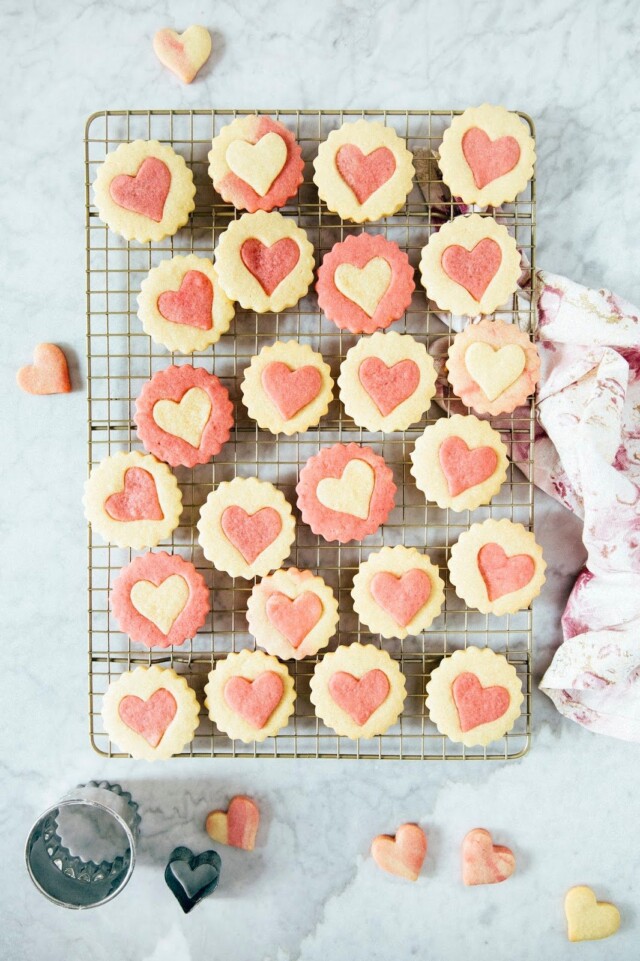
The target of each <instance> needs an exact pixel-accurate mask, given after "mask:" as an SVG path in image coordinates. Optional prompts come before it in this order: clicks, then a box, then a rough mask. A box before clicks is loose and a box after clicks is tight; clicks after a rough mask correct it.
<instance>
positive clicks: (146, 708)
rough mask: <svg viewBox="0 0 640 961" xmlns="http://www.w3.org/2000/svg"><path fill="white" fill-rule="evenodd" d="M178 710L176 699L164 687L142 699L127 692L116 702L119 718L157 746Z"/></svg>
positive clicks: (148, 741)
mask: <svg viewBox="0 0 640 961" xmlns="http://www.w3.org/2000/svg"><path fill="white" fill-rule="evenodd" d="M177 710H178V705H177V704H176V699H175V697H174V696H173V694H171V693H170V692H169V691H167V690H165V688H164V687H161V688H159V689H158V690H157V691H154V693H153V694H152V695H151V697H149V698H147V700H146V701H143V700H142V698H141V697H137V696H136V695H135V694H127V696H126V697H123V698H122V700H121V701H120V703H119V704H118V715H119V716H120V720H121V721H122V722H123V723H124V724H126V725H127V727H128V728H130V729H131V730H132V731H135V732H136V734H139V735H140V736H141V737H143V738H144V739H145V741H146V742H147V744H150V745H151V747H157V746H158V744H159V743H160V741H161V740H162V738H163V736H164V734H165V731H166V730H167V728H168V727H169V725H170V724H171V722H172V721H173V719H174V717H175V716H176V712H177Z"/></svg>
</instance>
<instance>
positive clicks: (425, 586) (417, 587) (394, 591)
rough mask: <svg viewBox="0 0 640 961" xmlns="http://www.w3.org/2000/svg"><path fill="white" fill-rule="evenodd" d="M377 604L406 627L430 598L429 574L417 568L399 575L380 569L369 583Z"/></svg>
mask: <svg viewBox="0 0 640 961" xmlns="http://www.w3.org/2000/svg"><path fill="white" fill-rule="evenodd" d="M369 590H370V592H371V596H372V597H373V599H374V601H375V602H376V604H379V605H380V607H381V608H382V609H383V610H385V611H386V612H387V614H390V615H391V617H392V618H393V619H394V621H395V622H396V624H399V625H400V627H406V626H407V624H409V623H410V621H412V620H413V618H414V617H415V616H416V614H417V613H418V611H419V610H421V609H422V608H423V607H424V605H425V604H426V603H427V601H428V600H429V597H430V595H431V581H430V579H429V575H428V574H427V573H426V572H425V571H422V570H420V569H419V568H415V569H414V570H412V571H406V572H405V573H404V574H402V576H400V577H398V576H397V575H396V574H392V573H390V572H389V571H379V572H378V573H377V574H376V575H375V576H374V577H372V579H371V584H370V585H369Z"/></svg>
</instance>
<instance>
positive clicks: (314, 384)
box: [240, 340, 333, 435]
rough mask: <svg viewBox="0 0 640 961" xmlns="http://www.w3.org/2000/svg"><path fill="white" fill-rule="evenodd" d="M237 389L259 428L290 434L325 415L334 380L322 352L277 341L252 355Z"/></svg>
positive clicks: (296, 343) (306, 427)
mask: <svg viewBox="0 0 640 961" xmlns="http://www.w3.org/2000/svg"><path fill="white" fill-rule="evenodd" d="M240 389H241V390H242V394H243V402H244V405H245V407H246V408H247V410H248V412H249V416H250V417H253V419H254V420H255V421H257V423H258V427H261V428H262V429H263V430H269V431H271V433H272V434H286V435H290V434H296V433H299V432H301V431H305V430H308V429H309V427H313V426H315V424H317V423H318V422H319V420H320V419H321V418H322V417H324V416H325V414H326V413H327V411H328V410H329V404H330V403H331V400H332V397H333V380H332V377H331V368H330V367H329V365H328V364H325V362H324V360H323V359H322V354H318V353H316V351H314V350H311V348H310V347H309V346H307V345H306V344H299V343H298V341H297V340H288V341H286V342H283V341H280V340H279V341H277V342H276V343H275V344H273V345H272V346H271V347H263V348H262V350H261V351H260V353H259V354H258V355H257V356H256V357H252V358H251V363H250V365H249V366H248V367H247V369H246V370H245V372H244V380H243V381H242V384H241V385H240Z"/></svg>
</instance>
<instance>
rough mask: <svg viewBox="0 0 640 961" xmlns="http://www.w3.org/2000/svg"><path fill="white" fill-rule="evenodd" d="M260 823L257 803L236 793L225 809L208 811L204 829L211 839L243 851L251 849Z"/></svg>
mask: <svg viewBox="0 0 640 961" xmlns="http://www.w3.org/2000/svg"><path fill="white" fill-rule="evenodd" d="M259 824H260V811H259V809H258V805H257V804H256V803H255V801H253V800H252V799H251V798H250V797H246V795H244V794H237V795H236V796H235V797H234V798H232V799H231V802H230V803H229V807H228V809H227V810H226V811H210V812H209V814H207V820H206V821H205V831H206V832H207V834H208V835H209V837H210V838H211V840H212V841H217V842H218V844H228V845H229V846H230V847H233V848H242V850H243V851H253V849H254V847H255V843H256V835H257V833H258V825H259Z"/></svg>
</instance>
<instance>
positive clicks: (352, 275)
mask: <svg viewBox="0 0 640 961" xmlns="http://www.w3.org/2000/svg"><path fill="white" fill-rule="evenodd" d="M391 277H392V271H391V265H390V264H389V262H388V261H387V260H385V259H384V257H372V259H371V260H370V261H369V262H368V263H367V264H365V265H364V267H356V265H355V264H339V265H338V267H336V270H335V272H334V274H333V282H334V284H335V286H336V288H337V290H339V291H340V293H341V294H342V295H343V297H346V298H347V299H348V300H351V301H352V302H353V303H354V304H357V306H358V307H360V309H361V310H364V312H365V314H366V315H367V317H373V315H374V314H375V312H376V310H377V309H378V306H379V304H380V301H381V300H382V298H383V297H384V295H385V294H386V292H387V290H388V289H389V285H390V283H391Z"/></svg>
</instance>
